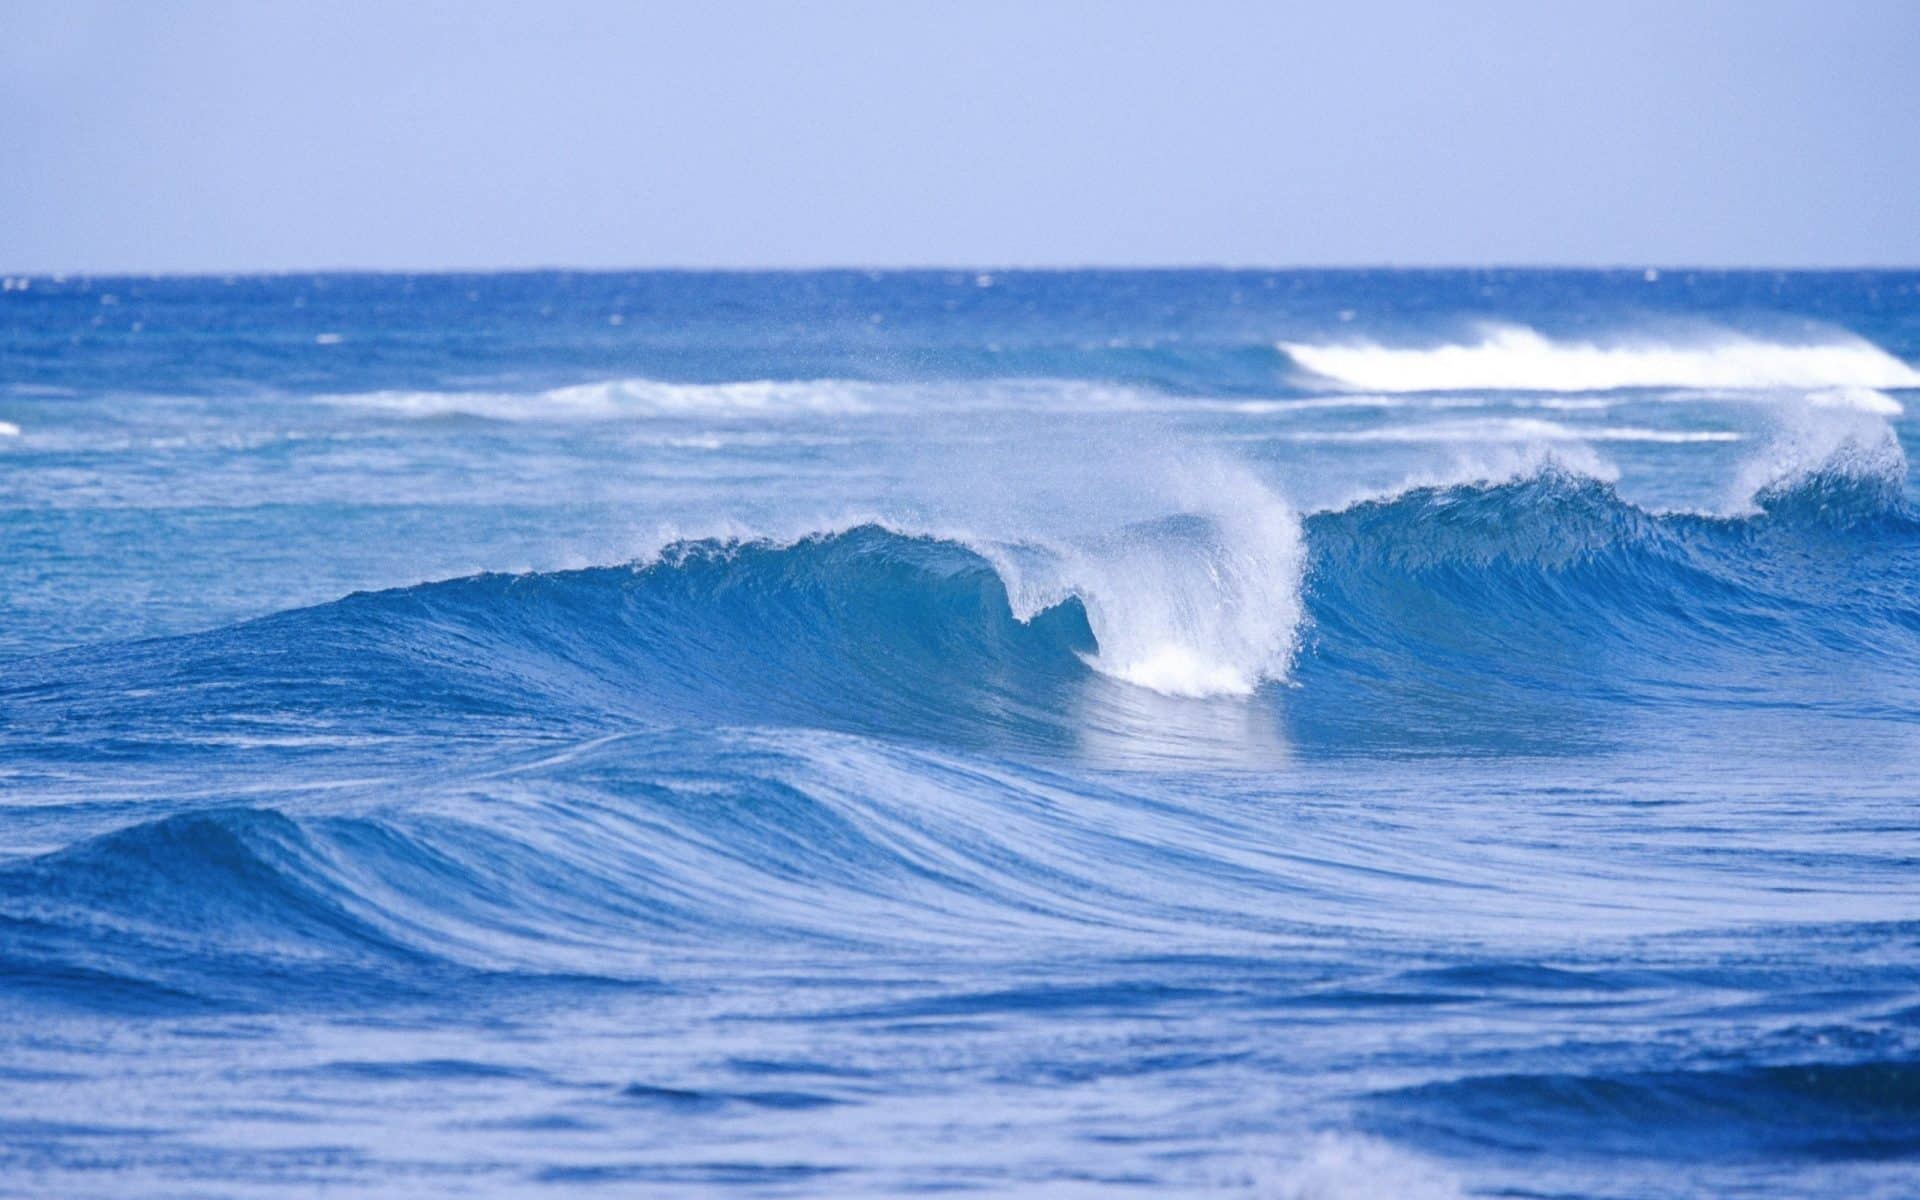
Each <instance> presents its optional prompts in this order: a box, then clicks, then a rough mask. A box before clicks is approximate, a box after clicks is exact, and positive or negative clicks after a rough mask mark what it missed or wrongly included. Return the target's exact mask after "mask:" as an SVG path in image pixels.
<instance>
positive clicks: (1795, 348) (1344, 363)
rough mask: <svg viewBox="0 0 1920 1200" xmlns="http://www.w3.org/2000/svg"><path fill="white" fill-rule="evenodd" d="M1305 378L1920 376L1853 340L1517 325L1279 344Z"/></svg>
mask: <svg viewBox="0 0 1920 1200" xmlns="http://www.w3.org/2000/svg"><path fill="white" fill-rule="evenodd" d="M1279 345H1280V349H1281V350H1283V351H1285V352H1286V354H1287V355H1288V357H1290V358H1292V359H1293V360H1294V361H1295V362H1297V363H1299V364H1300V365H1301V366H1302V367H1304V368H1305V369H1306V370H1308V371H1311V372H1313V373H1314V374H1315V375H1318V376H1321V377H1323V378H1326V379H1330V380H1334V381H1336V382H1338V383H1340V384H1341V385H1343V386H1346V387H1350V388H1354V389H1356V390H1360V391H1368V392H1389V393H1392V392H1450V391H1476V390H1487V391H1531V392H1589V391H1607V390H1611V389H1614V388H1639V387H1680V388H1732V389H1772V388H1797V389H1808V388H1890V387H1891V388H1912V387H1920V371H1916V370H1914V368H1913V367H1911V366H1909V365H1907V364H1906V363H1904V362H1902V361H1900V360H1899V359H1898V358H1895V357H1894V356H1893V355H1891V354H1888V353H1887V352H1886V351H1884V350H1882V349H1880V348H1879V347H1878V346H1875V345H1873V344H1872V343H1870V342H1867V341H1864V340H1862V339H1860V338H1856V337H1842V338H1838V339H1835V340H1830V341H1826V342H1811V343H1791V342H1770V341H1761V340H1758V339H1755V338H1751V337H1746V336H1742V335H1738V334H1730V333H1729V334H1722V335H1719V336H1718V337H1715V338H1713V339H1712V340H1701V341H1698V342H1685V343H1682V342H1669V341H1660V340H1656V339H1652V338H1646V337H1640V338H1627V339H1622V340H1620V341H1617V342H1607V343H1600V342H1590V341H1555V340H1552V339H1549V338H1547V337H1545V336H1543V335H1542V334H1540V333H1539V332H1537V331H1536V330H1533V329H1528V328H1526V327H1524V326H1519V325H1492V326H1488V327H1486V328H1485V329H1484V330H1483V332H1482V334H1481V336H1480V339H1479V340H1478V341H1475V342H1470V343H1452V344H1446V345H1438V346H1383V345H1380V344H1378V343H1375V342H1340V343H1324V344H1323V343H1312V342H1281V343H1280V344H1279Z"/></svg>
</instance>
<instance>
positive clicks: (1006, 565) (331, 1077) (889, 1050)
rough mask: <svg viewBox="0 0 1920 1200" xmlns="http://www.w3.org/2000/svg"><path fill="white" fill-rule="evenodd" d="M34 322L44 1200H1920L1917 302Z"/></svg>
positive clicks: (736, 295)
mask: <svg viewBox="0 0 1920 1200" xmlns="http://www.w3.org/2000/svg"><path fill="white" fill-rule="evenodd" d="M4 283H5V286H4V290H0V1192H3V1193H5V1194H8V1195H22V1196H45V1195H60V1196H122V1195H129V1194H152V1195H179V1196H189V1195H190V1196H208V1195H220V1196H227V1195H232V1196H265V1195H309V1194H314V1193H316V1192H320V1191H324V1190H333V1191H337V1192H339V1193H341V1194H353V1195H393V1196H429V1195H495V1194H499V1195H521V1194H543V1193H553V1194H567V1195H573V1194H592V1193H595V1192H601V1193H605V1194H645V1195H706V1194H716V1193H729V1192H733V1193H741V1194H757V1195H783V1196H792V1195H819V1196H847V1195H901V1194H913V1193H918V1192H939V1191H959V1192H966V1191H973V1192H979V1193H982V1194H991V1195H1022V1194H1026V1195H1036V1196H1039V1195H1044V1196H1072V1195H1088V1196H1095V1195H1098V1196H1109V1195H1127V1194H1137V1195H1151V1196H1186V1195H1194V1196H1204V1195H1230V1196H1232V1195H1252V1196H1274V1197H1315V1198H1337V1197H1452V1196H1462V1195H1520V1196H1554V1197H1643V1196H1644V1197H1657V1196H1702V1195H1713V1196H1728V1195H1750V1196H1766V1197H1780V1196H1824V1195H1838V1194H1844V1195H1847V1196H1849V1197H1857V1198H1864V1197H1876V1196H1879V1197H1896V1196H1906V1195H1911V1194H1913V1193H1914V1192H1915V1191H1916V1190H1920V810H1917V809H1916V798H1917V797H1920V512H1917V511H1916V509H1915V507H1914V496H1915V491H1914V485H1913V480H1912V478H1911V475H1910V468H1909V457H1910V450H1911V449H1912V446H1913V441H1914V438H1915V437H1916V436H1917V435H1920V426H1916V425H1915V424H1914V423H1913V421H1912V419H1911V418H1910V417H1909V416H1908V415H1907V414H1908V413H1909V411H1910V410H1911V409H1912V408H1913V407H1914V406H1915V405H1916V404H1920V370H1917V369H1916V366H1915V364H1916V363H1920V275H1917V274H1914V273H1853V274H1773V273H1700V272H1674V271H1667V272H1659V271H1652V270H1648V271H1640V270H1634V271H1630V272H1628V271H1621V272H1466V271H1460V272H1390V271H1374V272H1282V273H1268V272H1144V273H1108V272H1058V273H1029V272H998V271H995V272H982V271H973V270H968V271H933V272H913V273H861V272H820V273H787V274H684V273H643V274H569V273H527V274H502V275H416V276H403V275H347V274H332V275H311V276H299V275H282V276H242V277H234V278H66V279H59V278H52V277H46V276H34V277H30V278H29V277H9V278H7V279H6V280H5V281H4Z"/></svg>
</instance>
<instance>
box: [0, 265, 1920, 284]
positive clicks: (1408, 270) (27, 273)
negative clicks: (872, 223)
mask: <svg viewBox="0 0 1920 1200" xmlns="http://www.w3.org/2000/svg"><path fill="white" fill-rule="evenodd" d="M1648 271H1652V272H1655V273H1656V275H1666V274H1670V273H1671V274H1690V273H1691V274H1720V275H1741V274H1752V275H1821V274H1902V273H1920V263H1897V264H1861V263H1838V264H1821V265H1797V266H1783V265H1775V264H1765V263H1761V264H1751V263H1749V264H1741V265H1706V264H1698V263H1693V264H1685V263H1682V264H1674V263H1662V262H1652V261H1641V262H1615V263H1524V262H1522V263H1515V262H1505V263H1503V262H1488V263H1421V264H1396V263H1318V264H1308V263H1295V264H1289V265H1278V264H1225V263H1128V264H1102V263H1080V264H1075V265H1018V264H1015V265H1009V264H993V263H964V264H963V263H925V264H917V265H911V266H906V265H889V266H871V265H852V264H845V263H839V264H822V265H813V266H691V265H684V264H681V265H654V266H565V265H556V264H543V265H537V266H493V267H444V266H436V267H413V266H406V267H364V266H326V267H237V268H227V269H222V268H202V267H189V268H182V269H171V268H169V269H159V270H141V269H126V268H110V269H84V270H46V269H38V270H12V269H3V268H0V276H4V277H6V278H9V279H24V280H32V281H40V280H50V281H53V282H55V283H61V282H66V281H69V280H76V279H243V278H244V279H267V278H278V277H286V276H295V275H369V276H385V275H396V276H398V275H830V274H851V275H915V274H975V275H979V274H995V275H1000V274H1004V275H1073V274H1114V275H1121V274H1141V275H1146V274H1175V273H1186V274H1203V273H1214V274H1275V275H1289V274H1310V273H1328V274H1364V273H1371V272H1394V273H1403V274H1418V273H1431V274H1441V273H1458V272H1514V273H1535V274H1547V273H1553V272H1589V273H1593V274H1618V273H1627V274H1631V273H1640V274H1645V273H1646V272H1648Z"/></svg>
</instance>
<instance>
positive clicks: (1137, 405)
mask: <svg viewBox="0 0 1920 1200" xmlns="http://www.w3.org/2000/svg"><path fill="white" fill-rule="evenodd" d="M321 399H322V400H323V401H324V402H325V403H328V404H333V405H337V406H341V407H347V408H363V409H372V410H375V411H379V412H386V413H393V414H397V415H401V416H409V417H444V416H470V417H481V418H485V419H488V420H496V421H580V420H589V421H591V420H617V419H622V418H628V419H633V418H685V417H709V418H715V419H729V418H763V419H764V418H786V417H808V416H857V415H862V414H868V413H876V412H926V411H967V410H974V409H1003V408H1004V409H1019V410H1026V411H1044V412H1118V411H1130V410H1147V409H1152V408H1156V407H1163V406H1164V401H1156V400H1155V399H1153V398H1150V397H1149V396H1148V395H1147V394H1145V393H1142V392H1139V391H1137V390H1135V389H1132V388H1127V387H1119V386H1112V385H1107V384H1101V383H1094V382H1088V381H1082V380H1065V379H991V380H952V381H939V382H916V383H884V382H876V381H870V380H858V379H802V380H770V379H758V380H740V381H733V382H725V383H672V382H667V381H665V380H658V379H639V378H635V379H614V380H607V381H603V382H598V383H583V384H574V385H571V386H568V387H559V388H548V389H546V390H542V391H525V392H512V391H379V392H356V393H348V394H342V395H333V396H324V397H322V398H321Z"/></svg>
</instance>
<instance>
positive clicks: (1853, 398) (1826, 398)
mask: <svg viewBox="0 0 1920 1200" xmlns="http://www.w3.org/2000/svg"><path fill="white" fill-rule="evenodd" d="M1807 403H1809V404H1811V405H1813V406H1814V407H1815V408H1850V409H1852V410H1854V411H1855V412H1864V413H1874V414H1876V415H1878V416H1882V417H1897V416H1899V415H1900V414H1902V413H1904V412H1906V411H1907V410H1906V406H1905V405H1903V404H1901V403H1900V402H1899V401H1898V400H1895V399H1894V398H1893V397H1892V396H1889V395H1887V394H1886V393H1885V392H1876V391H1874V390H1873V389H1872V388H1832V389H1829V390H1827V391H1820V392H1811V393H1809V394H1808V396H1807Z"/></svg>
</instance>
